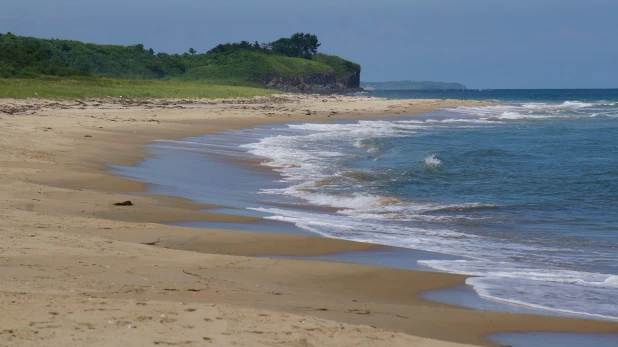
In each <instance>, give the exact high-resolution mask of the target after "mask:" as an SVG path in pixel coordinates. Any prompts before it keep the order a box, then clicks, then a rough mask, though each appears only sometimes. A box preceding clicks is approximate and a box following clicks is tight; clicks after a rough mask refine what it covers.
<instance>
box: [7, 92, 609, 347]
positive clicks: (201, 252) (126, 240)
mask: <svg viewBox="0 0 618 347" xmlns="http://www.w3.org/2000/svg"><path fill="white" fill-rule="evenodd" d="M464 104H471V102H462V101H455V100H441V101H435V100H414V101H411V100H376V99H370V98H358V97H341V96H327V97H325V96H300V95H282V96H276V97H268V98H256V99H245V100H197V101H196V100H127V99H89V100H76V101H49V100H38V99H33V100H25V101H24V100H7V99H4V100H0V309H1V310H2V315H1V316H0V345H2V346H4V345H7V346H29V345H46V346H104V345H105V346H107V345H109V346H119V345H123V346H133V345H135V346H143V345H162V346H166V345H187V346H192V345H213V346H228V345H229V346H231V345H235V346H463V344H473V345H491V344H489V343H488V342H486V341H485V340H484V339H483V336H485V335H486V334H489V333H493V332H503V331H526V330H535V331H574V332H576V331H577V332H618V323H612V322H598V321H586V320H576V319H564V318H554V317H540V316H527V315H516V314H506V313H491V312H479V311H473V310H468V309H462V308H457V307H450V306H446V305H440V304H435V303H430V302H426V301H423V300H420V299H418V298H417V296H416V294H418V293H421V292H423V291H425V290H430V289H435V288H442V287H447V286H452V285H456V284H460V283H462V282H463V281H464V280H465V277H464V276H458V275H450V274H441V273H425V272H420V271H403V270H393V269H385V268H378V267H370V266H360V265H353V264H341V263H326V262H317V261H298V260H281V259H264V258H250V257H247V256H251V255H259V254H279V255H317V254H325V253H332V252H338V251H349V250H363V249H368V248H371V247H374V246H373V245H370V244H361V243H355V242H348V241H342V240H330V239H323V238H313V237H306V236H295V235H276V234H268V233H250V232H240V231H221V230H199V229H190V228H180V227H170V226H165V225H161V224H155V223H161V222H170V221H181V220H195V221H197V220H209V221H235V222H251V221H252V219H251V218H247V217H237V216H227V215H221V214H213V213H207V212H200V210H201V209H203V208H205V207H208V206H203V205H199V204H195V203H192V202H190V201H186V200H183V199H179V198H173V197H166V196H155V195H144V194H140V192H142V191H143V190H144V188H145V187H144V184H143V183H141V182H135V181H129V180H125V179H121V178H118V177H114V176H112V175H110V174H108V173H107V172H105V169H106V166H105V164H122V165H130V164H133V163H135V161H136V160H138V159H140V158H142V157H143V156H145V155H146V154H145V153H144V151H143V145H144V144H147V143H149V142H151V141H154V140H157V139H164V138H165V139H179V138H182V137H185V136H197V135H204V134H207V133H217V132H221V131H224V130H226V129H237V128H243V127H250V126H254V125H257V124H265V123H266V124H267V123H281V122H287V121H315V122H325V121H329V120H330V119H332V118H352V119H360V118H364V117H366V118H371V117H376V116H377V115H393V114H412V113H420V112H426V111H429V110H433V109H436V108H442V107H453V106H457V105H464ZM125 200H130V201H132V202H133V204H134V205H133V206H114V205H113V204H114V203H116V202H121V201H125Z"/></svg>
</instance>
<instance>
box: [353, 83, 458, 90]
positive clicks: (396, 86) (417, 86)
mask: <svg viewBox="0 0 618 347" xmlns="http://www.w3.org/2000/svg"><path fill="white" fill-rule="evenodd" d="M360 86H361V88H364V89H365V90H466V89H467V88H466V86H465V85H463V84H461V83H443V82H430V81H418V82H416V81H390V82H361V83H360Z"/></svg>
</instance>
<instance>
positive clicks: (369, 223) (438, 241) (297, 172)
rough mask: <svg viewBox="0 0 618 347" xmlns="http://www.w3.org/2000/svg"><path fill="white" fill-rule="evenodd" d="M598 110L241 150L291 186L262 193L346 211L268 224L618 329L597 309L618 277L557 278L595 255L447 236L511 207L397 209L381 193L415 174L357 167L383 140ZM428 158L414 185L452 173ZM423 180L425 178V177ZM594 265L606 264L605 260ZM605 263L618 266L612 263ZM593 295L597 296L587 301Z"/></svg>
mask: <svg viewBox="0 0 618 347" xmlns="http://www.w3.org/2000/svg"><path fill="white" fill-rule="evenodd" d="M597 109H598V105H597V104H593V103H585V102H580V101H566V102H564V103H561V104H547V103H527V104H519V105H495V106H487V107H460V108H457V109H455V110H454V112H456V113H457V114H459V115H460V116H459V117H458V118H454V117H453V118H443V119H439V117H434V116H429V117H433V118H429V119H422V118H420V119H410V120H393V121H360V122H358V123H352V124H349V123H345V124H290V125H288V126H287V128H286V129H285V130H282V131H280V132H279V133H278V135H276V136H269V137H266V138H262V139H259V140H257V141H256V142H254V143H250V144H246V145H243V148H245V149H246V150H247V151H249V152H250V153H252V154H254V155H257V156H260V157H263V158H268V159H267V160H265V162H264V164H265V165H268V166H271V167H273V168H275V169H276V170H277V171H279V172H280V173H281V175H282V177H283V178H284V181H285V182H287V183H288V187H286V188H283V189H269V190H263V191H262V193H263V194H274V195H283V196H291V197H295V198H299V199H302V200H303V201H305V202H307V203H310V204H313V205H318V206H330V207H335V208H338V209H340V210H339V211H338V213H332V214H328V213H319V214H318V213H311V212H302V211H290V210H285V209H275V208H259V209H256V210H258V211H261V212H263V213H266V214H268V215H269V217H266V218H268V219H274V220H280V221H286V222H290V223H294V224H295V225H297V226H298V227H299V228H302V229H305V230H308V231H311V232H314V233H317V234H320V235H323V236H326V237H333V238H343V239H349V240H355V241H360V242H371V243H377V244H384V245H391V246H398V247H407V248H412V249H422V250H427V251H433V252H439V253H444V254H450V255H454V256H459V257H465V258H466V259H469V260H460V261H443V262H440V261H432V260H427V261H424V262H420V263H421V264H423V265H426V266H429V267H431V268H434V269H436V270H440V271H447V272H455V273H461V274H471V275H476V276H481V277H479V278H475V279H470V284H471V285H473V286H474V288H475V290H476V291H477V292H478V293H479V295H481V296H483V297H486V298H490V299H493V300H500V301H505V302H512V303H517V304H521V305H527V306H532V307H540V308H545V309H550V310H555V311H560V312H564V313H566V312H569V313H578V314H585V315H590V316H594V317H602V318H606V319H618V318H617V317H616V316H617V314H616V312H618V306H616V304H612V303H611V302H609V303H608V302H602V301H603V300H604V299H600V301H599V297H600V298H607V300H614V302H618V294H617V293H616V291H615V288H616V286H618V276H614V275H609V274H590V273H586V272H577V271H570V272H569V271H561V270H556V269H559V268H560V267H559V265H556V264H560V263H568V262H574V263H578V264H587V263H586V262H587V261H588V260H587V256H588V254H585V252H584V251H583V250H578V249H575V250H571V249H566V248H567V247H566V246H556V244H549V245H548V244H544V243H542V242H539V243H538V244H535V243H534V242H535V240H526V239H522V238H521V236H519V238H518V235H513V234H508V233H507V232H504V235H502V234H501V235H481V234H476V233H475V234H473V233H471V232H462V231H458V230H451V229H450V228H449V227H442V226H452V225H454V223H455V222H461V221H463V222H461V223H467V224H466V225H468V226H469V225H475V224H474V223H476V222H477V221H478V220H479V219H482V218H486V217H485V216H486V215H488V214H486V213H483V212H482V211H485V210H501V209H504V211H505V212H504V213H509V211H508V208H504V207H503V206H499V205H496V204H487V203H482V202H469V203H459V204H457V203H455V204H445V203H443V204H440V203H435V202H426V201H412V200H411V199H412V198H408V199H403V198H402V199H397V198H395V197H391V196H389V195H397V194H395V193H392V191H389V190H386V191H381V190H380V189H379V183H380V182H387V181H388V182H391V183H393V182H398V181H397V179H398V175H399V176H401V175H405V174H406V172H407V171H404V170H402V171H403V172H386V171H384V170H383V169H384V168H381V169H380V170H382V171H380V170H374V169H373V166H372V165H369V164H368V165H367V166H366V167H364V168H360V167H357V166H355V163H356V161H357V160H359V158H362V160H365V161H367V158H376V159H378V158H380V157H384V158H387V157H388V155H389V154H390V152H389V150H391V148H389V147H386V146H387V145H385V143H387V142H388V141H383V140H381V139H383V138H388V139H389V141H390V140H392V139H394V138H399V137H406V136H415V134H418V133H422V132H424V131H427V130H435V129H440V128H448V129H455V128H465V127H486V126H494V125H496V126H497V125H498V124H503V123H508V122H511V121H521V120H526V119H530V120H535V121H536V120H544V119H556V118H574V117H575V118H577V117H590V115H591V114H594V113H601V114H604V113H602V112H600V111H598V110H597ZM606 113H607V112H606V111H605V114H606ZM461 115H463V117H462V116H461ZM365 152H368V153H379V154H375V155H373V154H372V155H368V154H367V153H365ZM393 155H397V154H393ZM506 155H509V153H506V152H499V153H498V152H495V150H494V152H492V150H487V151H486V152H483V153H478V154H475V155H474V156H476V157H487V156H500V157H503V156H506ZM423 156H424V158H423ZM423 156H420V157H418V158H417V159H416V160H415V161H414V164H413V169H414V170H415V177H433V178H435V177H437V176H440V174H441V173H442V172H443V171H446V170H445V169H447V168H448V166H450V165H454V164H451V163H450V162H448V161H445V162H443V161H442V160H441V159H440V158H439V157H438V155H437V154H436V153H434V154H431V155H427V153H424V154H423ZM405 159H407V158H402V159H401V160H402V161H403V160H405ZM406 164H407V165H409V164H410V163H409V162H406ZM440 168H443V169H440ZM423 169H425V170H423ZM438 169H440V170H438ZM432 170H436V171H435V172H434V171H432ZM394 171H395V170H394ZM421 174H422V175H424V176H419V175H421ZM407 178H409V177H407ZM479 211H480V212H479ZM501 213H502V211H498V213H496V214H501ZM410 222H413V223H410ZM462 230H467V229H462ZM552 245H553V246H552ZM595 256H596V257H597V258H599V257H600V255H599V254H596V255H595ZM606 256H607V258H608V259H614V258H613V256H612V255H606ZM515 288H518V289H517V290H515ZM526 288H528V289H529V290H530V291H532V292H529V291H528V290H527V289H526ZM586 290H589V291H590V292H591V293H594V295H590V296H585V295H584V296H583V297H582V296H581V295H583V294H585V292H586ZM612 290H613V292H612ZM553 293H562V294H561V296H562V298H555V297H553V295H554V294H553ZM577 295H580V297H577ZM565 298H566V300H565ZM571 301H572V302H571ZM612 310H613V314H612Z"/></svg>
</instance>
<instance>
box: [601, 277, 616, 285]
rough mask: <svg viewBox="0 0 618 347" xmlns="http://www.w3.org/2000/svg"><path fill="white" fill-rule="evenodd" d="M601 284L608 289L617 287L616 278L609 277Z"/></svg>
mask: <svg viewBox="0 0 618 347" xmlns="http://www.w3.org/2000/svg"><path fill="white" fill-rule="evenodd" d="M603 283H604V284H605V285H607V286H610V287H618V276H610V277H608V278H607V279H606V280H605V281H603Z"/></svg>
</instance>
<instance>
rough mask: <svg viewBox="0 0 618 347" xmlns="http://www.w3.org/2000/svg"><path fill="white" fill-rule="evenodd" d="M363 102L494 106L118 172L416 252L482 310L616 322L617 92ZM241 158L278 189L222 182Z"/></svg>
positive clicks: (266, 131)
mask: <svg viewBox="0 0 618 347" xmlns="http://www.w3.org/2000/svg"><path fill="white" fill-rule="evenodd" d="M370 96H377V97H388V98H458V99H471V100H491V101H494V102H496V103H498V104H496V105H493V106H483V107H458V108H453V109H446V110H439V111H435V112H430V113H427V114H424V115H420V116H409V117H398V118H389V119H379V120H363V121H339V122H333V123H328V124H313V123H291V124H286V125H283V126H272V127H259V128H255V129H246V130H238V131H230V132H227V133H224V134H222V135H218V136H205V137H200V138H190V139H184V140H182V141H160V142H157V143H156V144H154V145H153V146H152V147H151V152H152V154H153V155H154V156H153V158H148V159H145V160H144V162H142V163H141V164H140V165H138V167H136V168H116V172H119V173H121V174H123V175H126V176H130V177H134V178H138V179H141V180H144V181H147V182H152V183H155V184H156V185H153V186H152V191H154V192H156V193H168V194H175V195H181V196H185V197H188V198H192V199H194V200H198V201H202V202H215V203H216V202H219V203H220V202H221V201H217V199H216V197H217V196H222V197H225V198H224V201H223V202H224V203H227V205H228V206H232V207H234V208H236V209H237V210H246V211H250V213H254V214H256V215H258V216H262V217H264V218H266V219H268V220H272V221H278V222H283V223H289V224H290V225H293V226H295V227H296V228H299V229H302V230H304V231H306V232H311V233H315V234H318V235H322V236H325V237H333V238H342V239H348V240H355V241H362V242H372V243H376V244H382V245H390V246H398V247H404V248H409V249H417V250H423V251H429V252H428V253H426V258H425V259H417V260H416V262H417V263H418V264H419V265H421V266H424V267H428V268H431V269H434V270H438V271H445V272H451V273H458V274H467V275H474V276H476V277H471V278H470V279H468V280H467V284H469V285H470V286H471V287H472V288H473V289H474V291H475V292H476V293H477V294H478V295H480V296H481V297H483V298H488V299H492V300H496V301H501V302H505V303H513V304H517V305H522V306H526V307H529V308H534V309H541V310H545V311H547V312H550V311H552V312H554V313H558V314H560V313H563V314H576V315H580V316H582V317H588V318H595V319H607V320H618V90H499V91H462V92H383V93H372V94H370ZM182 158H184V159H182ZM243 158H246V159H249V158H252V159H255V158H258V159H259V160H261V161H262V165H263V166H264V167H268V168H271V169H272V170H274V172H275V173H276V174H269V173H265V172H261V171H259V172H260V173H259V174H257V172H258V171H252V173H251V174H246V175H244V176H242V174H241V173H235V172H234V170H241V169H239V168H240V167H242V165H237V164H233V163H234V162H239V161H242V160H243ZM221 165H223V166H224V167H225V165H229V166H230V167H234V169H230V170H231V171H228V170H227V169H225V168H224V169H221V168H219V167H220V166H221ZM161 168H170V169H169V170H168V172H167V173H166V172H165V170H163V171H164V172H162V171H161V170H160V169H161ZM245 170H250V169H247V168H245ZM196 172H199V174H196ZM166 175H167V176H166ZM168 176H169V177H168ZM153 177H159V178H158V179H153ZM241 177H244V178H242V179H240V178H241ZM237 185H240V187H241V188H239V189H235V188H234V187H236V186H237ZM310 206H321V207H325V209H318V208H308V207H310ZM430 252H434V253H433V254H444V255H448V257H438V256H436V257H433V256H432V253H430Z"/></svg>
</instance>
